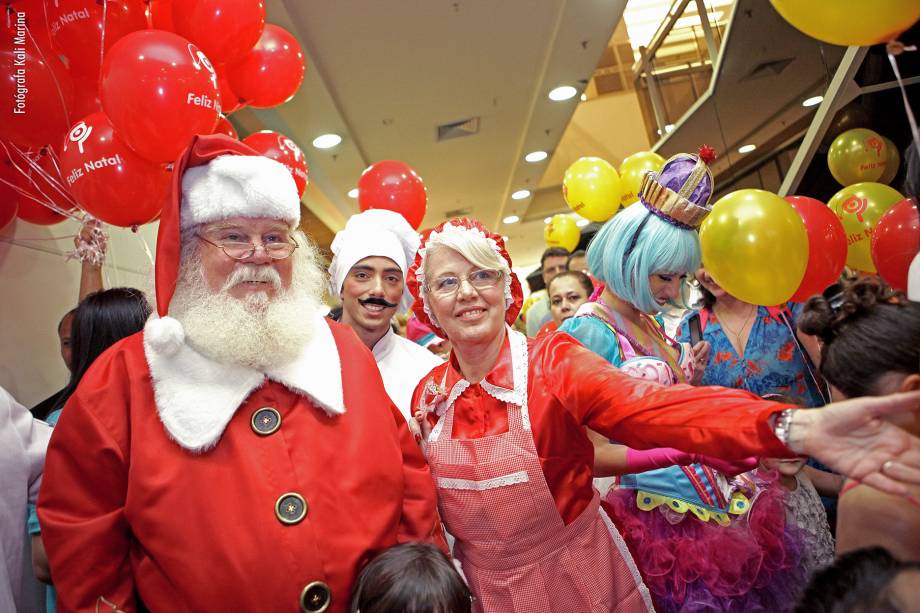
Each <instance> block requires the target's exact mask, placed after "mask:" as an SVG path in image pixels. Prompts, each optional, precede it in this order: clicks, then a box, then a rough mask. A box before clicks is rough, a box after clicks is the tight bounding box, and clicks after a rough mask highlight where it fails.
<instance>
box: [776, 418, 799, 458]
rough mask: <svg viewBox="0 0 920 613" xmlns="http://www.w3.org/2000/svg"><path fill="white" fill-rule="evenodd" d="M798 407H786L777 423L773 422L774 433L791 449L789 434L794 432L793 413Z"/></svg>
mask: <svg viewBox="0 0 920 613" xmlns="http://www.w3.org/2000/svg"><path fill="white" fill-rule="evenodd" d="M796 410H797V409H785V410H783V412H782V413H780V414H779V417H777V418H776V423H774V424H773V434H775V435H776V438H778V439H779V440H780V442H781V443H782V444H783V445H785V446H786V447H787V448H789V449H790V450H791V448H790V447H789V435H790V433H791V432H792V414H793V413H794V412H795V411H796Z"/></svg>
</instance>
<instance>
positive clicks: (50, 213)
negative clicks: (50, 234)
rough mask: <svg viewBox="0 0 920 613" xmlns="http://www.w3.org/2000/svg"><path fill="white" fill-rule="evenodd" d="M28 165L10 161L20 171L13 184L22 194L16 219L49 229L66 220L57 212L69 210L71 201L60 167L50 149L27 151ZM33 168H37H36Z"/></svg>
mask: <svg viewBox="0 0 920 613" xmlns="http://www.w3.org/2000/svg"><path fill="white" fill-rule="evenodd" d="M28 155H29V158H30V159H31V160H32V163H31V164H30V163H28V162H26V161H25V160H21V159H19V158H18V157H17V158H14V159H15V161H16V165H17V166H18V167H19V168H20V169H21V170H22V171H24V172H18V173H17V174H18V176H17V177H16V185H17V186H18V187H19V189H20V190H22V191H23V192H24V193H23V194H22V195H20V196H19V211H18V212H17V213H16V216H17V217H19V219H22V220H23V221H28V222H29V223H34V224H38V225H41V226H50V225H53V224H56V223H60V222H62V221H64V220H65V219H67V215H64V214H63V213H59V212H58V211H72V210H73V209H74V202H73V199H72V198H71V196H70V194H69V193H68V192H67V189H66V187H65V186H64V185H65V183H64V180H63V178H62V177H61V172H60V166H59V165H58V163H57V161H56V160H55V156H54V154H53V152H52V151H51V149H50V148H48V147H43V148H42V149H41V150H40V151H38V152H30V153H29V154H28ZM36 166H37V167H36Z"/></svg>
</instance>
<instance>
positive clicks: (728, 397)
mask: <svg viewBox="0 0 920 613" xmlns="http://www.w3.org/2000/svg"><path fill="white" fill-rule="evenodd" d="M511 334H513V335H517V334H518V333H513V332H512V333H511ZM509 339H510V337H508V338H506V339H505V343H504V346H503V348H502V351H501V353H500V355H499V358H498V360H497V361H496V364H495V367H494V368H493V370H492V371H491V372H490V373H489V374H487V375H486V377H485V379H484V380H483V381H481V382H480V383H470V382H468V381H465V380H464V379H463V376H462V374H461V373H460V371H459V367H458V366H457V363H456V361H455V359H454V358H453V357H452V358H451V361H450V362H448V363H445V364H444V365H442V366H438V367H436V368H435V369H434V370H432V372H431V374H430V375H429V376H428V377H426V378H425V379H424V380H423V381H422V382H421V383H420V384H419V387H417V388H416V391H415V395H414V396H413V407H414V410H422V411H430V412H429V420H430V422H431V423H432V424H433V426H434V428H433V430H432V432H431V435H430V437H429V444H432V443H433V450H431V451H429V461H430V462H431V465H432V473H433V474H434V475H435V477H436V478H437V480H438V486H439V490H440V492H441V494H440V498H439V504H440V506H441V513H442V517H443V519H444V521H445V526H446V527H447V530H448V531H450V532H451V533H454V535H455V536H457V538H458V548H457V551H458V552H459V555H460V556H461V558H463V559H464V563H465V569H464V570H465V572H466V573H467V576H468V577H470V575H472V577H470V583H471V586H472V587H473V589H474V591H475V592H477V598H478V601H477V602H479V603H480V606H482V607H483V610H485V611H492V610H495V611H497V610H500V609H499V608H497V607H500V606H501V603H503V602H505V600H504V599H507V598H512V597H513V596H514V590H513V589H510V588H509V586H513V585H514V582H516V581H520V582H521V583H520V584H521V585H526V586H527V588H526V590H527V593H528V595H533V594H534V593H535V592H538V593H539V594H538V596H537V597H538V598H545V599H548V600H544V601H542V604H543V606H547V605H546V604H545V603H546V602H548V603H549V605H548V606H549V607H550V609H549V610H553V611H569V610H572V611H575V610H580V609H578V607H579V606H581V605H579V604H576V600H575V599H574V597H573V594H574V592H576V591H579V588H576V587H572V586H573V585H576V584H578V583H591V580H590V579H587V580H586V579H585V573H590V572H594V571H597V572H598V573H599V576H600V579H599V582H598V583H597V585H600V584H601V583H600V582H602V581H603V580H604V577H606V575H607V574H609V573H610V572H611V570H610V569H611V566H610V565H608V564H607V563H606V562H607V561H602V562H600V563H597V564H595V565H594V566H593V567H592V565H590V564H589V565H584V564H582V563H581V562H578V561H577V560H579V559H580V556H578V554H577V547H575V548H574V549H573V547H572V543H563V544H560V545H559V548H557V550H555V551H554V552H553V554H555V553H557V551H559V550H561V549H562V548H566V547H567V548H568V549H569V551H568V552H567V553H566V555H569V554H571V555H569V557H570V559H571V561H570V562H569V563H565V562H559V563H557V564H554V565H552V567H551V569H552V570H551V573H552V576H549V577H547V578H546V579H545V585H542V586H536V585H535V583H534V582H535V581H537V580H535V579H534V577H535V576H536V575H537V574H538V573H535V572H534V569H533V568H532V563H533V561H532V560H529V559H528V558H527V551H528V550H529V549H530V548H532V547H534V546H535V545H534V542H532V541H533V537H534V534H528V533H527V532H526V531H522V530H519V528H520V527H521V524H520V521H519V519H518V518H515V519H514V520H513V521H506V518H508V516H509V514H515V513H527V512H528V511H527V509H530V512H531V513H539V514H540V515H541V517H544V518H545V513H546V512H547V510H546V508H545V506H544V505H542V504H540V501H541V500H543V499H544V498H545V499H546V500H550V501H551V502H552V505H553V507H554V509H553V510H554V511H555V514H556V515H555V521H557V522H558V527H557V528H555V529H557V530H564V529H566V528H569V527H570V526H573V525H575V524H577V523H579V522H581V521H583V518H584V517H585V513H589V514H590V513H591V512H592V505H596V500H597V498H596V493H595V490H594V489H593V487H592V467H593V459H594V450H593V447H592V445H591V443H590V441H589V440H588V438H587V436H586V435H585V432H584V428H585V426H587V427H590V428H591V429H593V430H595V431H597V432H600V433H601V434H604V435H606V436H607V437H609V438H611V439H615V440H618V441H622V442H623V443H624V444H627V445H629V446H631V447H634V448H639V449H644V448H652V447H677V448H680V449H685V450H687V451H693V452H699V453H705V454H709V455H714V456H720V457H724V458H726V459H741V458H745V457H749V456H751V455H763V456H769V457H788V456H789V455H790V454H789V451H788V450H787V449H786V448H785V447H784V446H783V445H782V444H781V443H780V442H779V440H778V439H777V438H776V437H775V436H774V435H773V432H772V430H771V428H770V425H769V422H768V418H769V416H770V415H771V414H773V413H775V412H777V411H781V410H782V409H783V408H785V407H783V406H782V405H778V404H776V403H771V402H767V401H762V400H760V399H758V398H757V397H756V396H754V395H752V394H750V393H747V392H743V391H739V390H730V389H725V388H699V387H691V386H686V385H677V386H672V387H669V388H664V387H662V386H660V385H657V384H655V383H651V382H645V381H639V380H636V379H632V378H630V377H628V376H626V375H624V374H622V373H620V372H619V371H618V370H617V369H615V368H613V367H611V366H610V365H609V364H608V363H607V362H606V361H604V360H603V359H602V358H600V357H599V356H597V355H596V354H594V353H593V352H591V351H588V350H587V349H585V348H584V347H582V346H581V345H580V344H578V343H577V342H576V341H575V340H574V339H572V338H571V337H569V336H568V335H565V334H560V333H555V334H549V335H547V336H546V337H543V338H540V339H536V340H528V341H526V346H527V350H526V352H524V355H525V357H524V358H523V360H522V358H521V352H520V351H513V350H512V343H511V342H510V340H509ZM516 343H517V342H516ZM516 353H517V357H515V354H516ZM515 407H517V408H515ZM520 407H526V409H527V410H526V411H521V412H520V413H516V411H519V410H520ZM518 415H520V416H521V417H518ZM729 416H730V417H729ZM518 419H520V421H521V424H522V426H521V427H522V429H524V430H527V431H528V432H529V436H530V437H531V438H532V441H533V450H534V454H533V455H534V458H535V464H536V465H537V466H539V469H540V473H541V474H538V475H531V473H532V472H533V471H532V470H530V468H529V467H530V460H529V459H528V458H529V457H530V455H531V454H529V453H526V452H524V453H512V454H510V455H509V454H505V455H503V456H502V457H501V458H499V457H498V455H496V454H495V453H493V451H494V449H495V448H496V446H498V447H500V446H503V445H505V444H504V443H503V442H502V440H503V436H504V435H509V434H510V435H512V438H514V437H516V436H517V435H518V433H519V432H518V428H517V420H518ZM432 439H433V441H432ZM444 439H447V440H450V441H453V442H454V443H457V445H456V448H454V446H453V445H452V446H451V448H449V449H447V450H446V452H445V450H444V449H442V448H441V445H442V442H441V441H442V440H444ZM489 439H492V440H494V441H496V446H493V445H489V444H488V443H486V444H485V446H484V447H482V446H481V445H470V444H469V443H468V442H467V443H463V441H473V440H486V441H488V440H489ZM515 440H517V439H516V438H515ZM522 440H523V439H522ZM512 443H513V445H512V446H513V447H516V448H517V449H519V450H525V449H527V446H526V445H523V444H521V443H520V442H514V441H512ZM496 462H498V463H500V468H501V471H498V472H501V473H502V474H501V475H499V474H497V472H496V471H494V470H492V469H493V468H496V466H498V465H497V464H496ZM464 463H466V464H468V469H467V470H466V472H467V473H468V474H466V475H461V476H460V477H459V478H458V477H457V475H460V474H461V473H463V472H464V467H463V464H464ZM522 473H526V474H527V479H526V480H525V481H522V479H523V478H522V477H520V475H521V474H522ZM515 475H518V478H512V477H515ZM445 480H446V481H445ZM525 482H526V484H527V486H528V488H531V489H530V490H528V493H527V495H528V496H531V497H532V498H533V500H534V502H533V504H529V505H517V501H518V500H520V499H521V496H519V495H515V494H514V493H513V492H512V491H511V488H514V487H517V486H519V485H521V484H523V483H525ZM458 483H459V487H458ZM493 486H494V487H493ZM502 487H506V488H509V489H507V490H506V491H505V492H495V493H494V494H495V495H499V494H500V495H505V496H510V500H512V501H514V502H511V503H496V502H495V501H494V500H493V501H492V502H491V507H489V506H488V505H489V504H490V503H489V500H488V499H486V498H484V497H478V498H476V499H475V500H471V499H470V497H469V496H464V495H459V496H458V495H457V494H456V493H455V492H448V491H447V490H457V489H460V490H467V491H479V492H482V491H489V490H492V489H499V488H502ZM534 487H537V488H543V491H542V492H538V491H537V490H533V488H534ZM546 494H548V496H546ZM496 500H497V499H496ZM465 505H471V506H470V508H469V510H465V509H464V507H465ZM515 505H517V506H515ZM464 513H478V514H479V516H480V521H479V522H478V523H479V524H482V525H484V524H485V523H486V522H488V524H489V525H491V526H494V527H495V528H494V529H495V536H494V538H493V539H491V542H492V543H493V544H494V545H493V547H494V549H492V550H491V551H489V545H488V543H489V542H490V539H488V538H487V537H486V536H485V535H482V534H478V533H477V532H476V531H475V530H471V529H470V525H469V522H467V521H465V520H464V519H463V516H464ZM545 519H547V521H552V520H553V518H552V517H549V518H545ZM550 525H552V524H550ZM540 529H541V528H537V527H535V528H534V530H540ZM576 532H577V533H576V534H574V535H573V538H577V537H578V536H579V535H580V534H582V533H583V532H582V531H581V530H578V531H576ZM470 535H472V536H470ZM464 537H466V540H465V538H464ZM611 538H613V537H611ZM498 541H500V542H498ZM573 552H575V553H573ZM610 555H617V553H612V554H610ZM627 556H628V554H626V555H624V556H622V557H623V560H620V561H618V563H616V564H613V567H614V572H617V571H616V570H615V569H617V568H619V569H622V568H623V566H624V565H625V566H626V567H629V566H630V565H631V564H630V563H631V560H629V559H626V558H627ZM557 557H558V558H559V559H564V558H565V557H566V556H565V555H559V556H557ZM490 558H492V561H491V562H490ZM509 559H511V560H514V561H520V562H521V565H520V566H515V565H514V564H512V565H511V566H510V567H509V566H508V564H507V562H506V561H507V560H509ZM540 572H543V573H545V572H550V571H547V570H546V569H541V570H540ZM619 576H620V577H622V575H621V574H620V575H619ZM576 578H577V580H576ZM624 580H625V581H632V580H633V578H626V579H624ZM566 585H567V586H568V590H569V591H568V593H567V591H566V589H560V588H559V587H558V586H566ZM611 589H613V590H614V592H619V593H621V594H630V592H631V591H633V590H632V589H631V588H630V586H628V585H622V584H621V585H619V586H612V588H611ZM640 591H641V589H640ZM579 596H580V597H581V596H583V597H585V598H592V597H595V596H596V595H592V594H581V593H580V592H579ZM525 597H528V596H525ZM603 598H604V597H603V595H601V596H600V597H599V600H603ZM495 603H498V604H495ZM641 606H643V605H640V604H638V602H636V607H637V608H639V607H641ZM490 607H491V608H490Z"/></svg>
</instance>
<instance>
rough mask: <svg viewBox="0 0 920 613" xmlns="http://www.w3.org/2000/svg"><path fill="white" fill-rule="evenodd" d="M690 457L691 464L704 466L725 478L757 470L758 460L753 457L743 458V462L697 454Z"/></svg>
mask: <svg viewBox="0 0 920 613" xmlns="http://www.w3.org/2000/svg"><path fill="white" fill-rule="evenodd" d="M691 457H692V458H693V459H692V462H691V463H693V464H705V465H706V466H708V467H710V468H714V469H716V470H717V471H719V472H720V473H722V474H723V475H725V476H726V477H734V476H735V475H740V474H741V473H746V472H748V471H751V470H754V469H755V468H757V464H758V459H757V458H755V457H750V458H744V459H743V460H722V459H720V458H714V457H712V456H708V455H702V454H698V453H693V454H691Z"/></svg>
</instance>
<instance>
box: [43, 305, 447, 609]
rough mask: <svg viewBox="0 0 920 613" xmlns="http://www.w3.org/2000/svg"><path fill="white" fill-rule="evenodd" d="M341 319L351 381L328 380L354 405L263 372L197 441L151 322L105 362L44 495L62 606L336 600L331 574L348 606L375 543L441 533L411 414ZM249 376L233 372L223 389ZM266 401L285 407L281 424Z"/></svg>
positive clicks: (66, 427)
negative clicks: (335, 409)
mask: <svg viewBox="0 0 920 613" xmlns="http://www.w3.org/2000/svg"><path fill="white" fill-rule="evenodd" d="M329 326H330V328H329V329H330V330H331V332H332V334H331V336H329V335H328V334H327V336H329V341H328V343H329V345H328V349H329V352H328V353H326V354H325V355H326V361H327V362H329V361H333V362H336V363H337V362H339V361H340V362H341V377H340V383H338V382H336V381H331V382H330V384H329V385H330V388H336V389H337V386H338V385H341V390H340V391H341V394H342V396H341V398H342V400H343V403H344V413H342V414H330V413H329V412H328V411H326V410H324V409H322V408H321V406H320V404H318V403H317V401H315V400H314V399H313V397H312V396H310V395H306V394H304V393H298V392H296V391H294V390H293V389H291V385H290V384H288V383H285V384H282V383H279V382H277V381H273V380H267V379H266V380H260V381H259V382H258V384H257V387H256V388H255V389H254V390H253V391H252V392H251V393H249V395H248V397H246V398H245V400H244V401H242V402H241V403H240V404H239V405H238V406H233V407H231V408H230V412H231V415H230V416H229V421H228V422H227V424H226V427H225V429H224V430H223V433H222V435H220V434H218V436H219V440H217V441H214V445H213V447H212V448H210V449H207V450H202V451H198V452H190V451H189V450H188V449H186V448H184V447H182V446H180V445H179V444H177V442H176V440H174V438H173V437H172V436H171V433H168V432H167V430H166V429H165V427H164V424H165V423H166V421H163V420H164V419H166V417H165V416H164V415H162V414H161V412H162V406H158V404H157V402H158V401H161V399H160V397H159V395H158V396H157V397H156V399H155V397H154V385H158V383H157V381H156V378H157V377H156V374H155V373H154V374H153V375H152V371H151V368H150V367H148V360H147V359H145V347H144V345H143V337H142V334H137V335H135V336H132V337H130V338H128V339H125V340H124V341H122V342H120V343H118V344H116V345H115V346H114V347H112V348H111V349H110V350H109V351H107V352H106V353H105V354H103V355H102V356H101V357H100V358H99V359H98V360H97V361H96V363H95V364H93V366H92V368H91V369H90V370H89V372H87V374H86V376H85V377H84V379H83V381H82V382H81V383H80V386H79V388H78V389H77V391H76V393H75V394H74V396H73V397H72V398H71V400H70V402H69V403H68V404H67V406H66V407H65V410H64V412H63V414H62V417H61V420H60V422H59V423H58V425H57V427H56V428H55V431H54V437H53V441H52V444H51V447H50V449H49V451H48V456H47V463H46V468H45V478H44V483H43V485H42V491H41V497H40V500H39V509H38V514H39V519H40V521H41V526H42V539H43V541H44V542H45V546H46V549H47V551H48V556H49V559H50V562H51V568H52V572H53V574H54V583H55V587H56V588H57V589H58V610H59V611H61V612H62V613H63V612H66V611H76V610H79V611H94V610H96V605H97V601H98V600H99V598H100V597H104V598H105V599H106V600H108V601H109V602H112V603H115V604H116V605H117V606H118V607H119V608H120V609H122V610H124V611H134V610H135V609H136V603H135V596H138V597H139V598H140V599H141V600H142V601H143V602H144V604H145V605H146V606H147V608H148V609H150V610H151V611H195V612H205V611H273V612H274V611H280V612H283V611H290V612H292V613H293V612H295V611H299V610H300V599H301V595H302V593H303V592H304V590H305V588H306V587H307V586H309V585H312V586H314V588H313V590H314V591H313V592H310V593H309V594H307V596H308V597H310V598H314V599H317V598H318V596H322V593H321V591H322V590H321V586H320V583H321V584H323V585H327V586H328V588H329V590H330V591H331V603H330V605H329V606H328V608H327V609H325V610H327V611H346V610H347V607H348V598H349V592H350V590H351V586H352V582H353V580H354V577H355V575H356V573H357V571H358V570H359V569H360V567H361V565H362V564H363V563H364V562H366V561H367V558H369V557H370V556H371V555H373V554H374V553H377V552H379V551H380V550H382V549H384V548H387V547H390V546H392V545H394V544H396V543H398V542H404V541H410V540H433V541H435V542H438V543H439V544H440V543H441V540H440V534H441V532H440V522H439V519H438V516H437V511H436V505H435V492H434V489H433V488H432V483H431V476H430V473H429V471H428V467H427V465H426V464H425V461H424V458H423V457H422V454H421V453H420V451H419V449H418V446H417V444H416V442H415V440H414V439H413V437H412V436H411V435H410V434H409V431H408V428H407V425H406V420H405V419H404V418H403V417H402V415H400V413H399V411H397V410H396V409H395V407H393V405H392V403H391V401H390V400H389V398H388V397H387V396H386V394H385V392H384V389H383V385H382V382H381V379H380V375H379V373H378V371H377V367H376V364H375V362H374V360H373V357H372V356H371V354H370V352H369V351H368V350H367V349H366V348H365V347H364V346H363V345H362V344H361V343H360V341H358V339H357V338H356V337H355V336H354V333H353V332H352V331H351V330H350V329H348V328H345V327H342V326H340V325H338V324H335V323H330V324H329ZM212 366H213V364H212ZM317 368H319V367H317ZM154 370H155V369H154ZM336 370H338V367H336ZM152 376H153V378H154V382H153V384H152V381H151V378H152ZM202 376H204V375H202ZM330 379H331V378H330ZM238 384H239V378H238V377H237V378H228V377H223V378H222V383H221V384H219V385H218V384H216V387H215V388H214V393H215V394H218V393H220V392H221V390H222V389H224V388H227V387H228V386H229V387H230V388H231V389H232V388H233V386H235V385H238ZM203 385H204V384H203ZM221 386H222V387H221ZM193 392H194V390H193ZM158 393H159V392H158ZM244 393H245V390H244ZM207 397H208V394H207V393H205V395H203V396H202V398H204V399H207ZM322 397H323V398H328V397H329V396H328V395H324V396H322ZM162 402H167V401H166V399H163V400H162ZM265 408H272V409H274V410H276V411H277V414H278V416H279V417H280V425H279V427H278V428H277V429H276V430H274V431H272V432H268V431H269V430H271V429H272V428H273V427H274V422H272V420H273V419H275V416H274V414H273V413H271V412H270V411H269V412H265V411H264V409H265ZM202 410H204V407H202ZM260 410H262V411H263V412H262V413H259V411H260ZM186 417H188V416H186ZM257 427H258V428H260V429H262V430H263V432H262V433H259V432H257V431H256V428H257ZM177 431H178V430H177ZM170 432H172V431H170ZM289 493H295V494H297V495H299V496H301V497H302V499H303V502H304V503H305V506H306V508H305V509H303V508H301V507H300V506H299V504H298V503H299V501H298V500H297V498H296V497H294V498H291V497H288V498H284V496H285V495H287V494H289ZM279 503H280V504H279ZM276 506H278V507H280V508H279V509H278V510H276ZM279 513H280V516H279ZM301 514H303V517H302V518H299V519H298V517H299V516H300V515H301ZM280 517H284V518H285V519H286V520H287V521H289V522H290V521H291V520H292V519H293V520H297V521H295V522H293V523H284V522H282V520H281V519H280ZM317 586H320V587H317ZM317 590H319V592H317ZM100 602H101V601H100ZM317 603H319V604H321V602H320V601H319V600H315V601H314V604H317ZM99 610H110V609H109V608H108V607H104V606H101V607H100V609H99ZM308 610H320V609H319V608H318V606H317V607H315V608H314V609H308Z"/></svg>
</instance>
